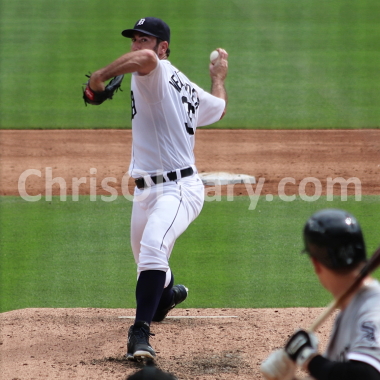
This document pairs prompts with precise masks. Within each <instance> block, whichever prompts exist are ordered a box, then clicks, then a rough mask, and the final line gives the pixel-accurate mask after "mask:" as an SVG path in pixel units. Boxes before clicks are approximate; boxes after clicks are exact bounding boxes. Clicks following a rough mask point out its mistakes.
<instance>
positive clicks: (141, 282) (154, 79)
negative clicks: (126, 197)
mask: <svg viewBox="0 0 380 380" xmlns="http://www.w3.org/2000/svg"><path fill="white" fill-rule="evenodd" d="M122 35H123V36H124V37H127V38H131V41H132V45H131V51H130V52H129V53H127V54H124V55H123V56H121V57H120V58H118V59H116V60H115V61H114V62H112V63H111V64H110V65H108V66H106V67H105V68H102V69H100V70H98V71H96V72H94V73H93V74H92V75H91V77H90V80H89V83H88V87H89V88H90V90H92V91H94V92H102V91H104V89H105V84H104V82H105V81H107V80H108V79H110V78H112V77H115V76H118V75H124V74H127V73H132V76H131V77H132V81H131V101H132V108H131V110H132V112H131V116H132V137H133V142H132V157H131V162H130V167H129V174H130V176H131V177H133V178H134V179H135V183H136V187H135V192H134V202H133V208H132V218H131V245H132V250H133V254H134V258H135V261H136V264H137V273H138V280H137V285H136V303H137V306H136V316H135V322H134V324H133V325H132V326H131V327H130V329H129V332H128V344H127V357H128V358H129V359H135V360H140V359H143V358H154V357H155V351H154V349H153V348H152V347H151V345H150V343H149V337H150V335H153V334H151V332H150V324H151V322H152V321H157V322H159V321H162V320H163V319H164V318H165V317H166V315H167V313H168V312H169V311H170V310H171V309H172V308H173V307H175V306H176V305H178V304H179V303H180V302H183V301H184V300H185V299H186V297H187V288H186V287H185V286H184V285H176V286H173V284H174V277H173V273H172V272H171V270H170V267H169V258H170V254H171V252H172V250H173V246H174V243H175V241H176V239H177V238H178V237H179V236H180V235H181V234H182V233H183V232H184V231H185V230H186V228H187V227H188V226H189V224H190V223H191V222H192V221H193V220H194V219H195V218H196V217H197V216H198V215H199V213H200V211H201V209H202V206H203V202H204V187H203V184H202V181H201V179H200V177H199V176H198V173H197V168H196V166H195V159H194V153H193V148H194V137H195V132H196V128H197V127H199V126H205V125H209V124H212V123H215V122H217V121H218V120H220V119H221V118H222V117H223V116H224V114H225V112H226V104H227V93H226V90H225V86H224V82H225V78H226V76H227V71H228V62H227V57H228V54H227V52H226V51H225V50H224V49H221V48H219V49H217V50H218V52H219V58H218V59H217V60H216V62H214V63H210V66H209V73H210V77H211V93H208V92H206V91H204V90H203V89H201V88H200V87H198V86H197V85H196V84H195V83H193V82H191V81H190V79H188V78H187V77H186V76H185V75H184V74H183V73H182V72H180V71H179V70H178V69H177V68H175V67H174V66H173V65H172V64H171V63H170V62H169V61H168V59H167V58H168V57H169V54H170V50H169V43H170V28H169V26H168V25H167V24H166V23H165V22H164V21H162V20H161V19H158V18H154V17H146V18H142V19H140V20H138V21H137V22H136V24H135V25H134V27H133V29H126V30H124V31H123V32H122ZM189 54H191V52H189Z"/></svg>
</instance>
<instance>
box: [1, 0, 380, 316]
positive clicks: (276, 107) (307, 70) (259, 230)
mask: <svg viewBox="0 0 380 380" xmlns="http://www.w3.org/2000/svg"><path fill="white" fill-rule="evenodd" d="M0 9H1V12H0V67H1V71H0V91H1V94H2V97H1V102H0V129H59V128H62V129H72V128H130V100H129V92H130V91H129V90H130V88H129V77H128V76H127V78H126V79H125V81H124V83H123V85H122V88H123V92H119V93H117V94H116V96H115V98H114V99H113V100H112V101H108V102H106V103H105V104H103V105H101V106H99V107H91V106H90V107H85V106H84V102H83V99H82V85H83V83H85V81H86V79H87V78H86V77H85V74H86V73H88V72H89V71H94V70H96V69H98V68H100V67H103V66H105V65H107V64H108V63H110V62H111V61H113V60H114V59H116V58H117V57H119V56H120V55H122V54H124V53H125V52H127V51H129V48H130V43H129V41H128V40H127V39H125V38H123V37H122V36H121V34H120V33H121V31H122V30H123V29H125V28H130V27H132V26H133V25H134V23H135V22H136V21H137V20H138V19H140V18H141V17H146V16H156V17H160V18H163V19H164V20H165V21H166V22H167V23H168V24H169V25H170V26H171V29H172V41H171V51H172V53H171V56H170V60H171V62H172V63H173V64H174V65H175V66H177V67H178V68H180V69H181V70H182V71H183V72H184V73H185V74H187V75H188V76H189V77H190V78H191V79H192V80H193V81H194V82H196V83H197V84H199V85H200V86H202V87H204V88H205V89H206V90H207V89H208V88H209V87H210V79H209V75H208V64H209V62H208V60H209V54H210V52H211V51H212V50H214V49H215V48H216V47H224V48H225V49H226V50H227V51H228V52H229V74H228V78H227V82H226V87H227V91H228V95H229V104H228V112H227V115H226V117H225V118H224V119H223V120H222V121H221V122H219V123H217V124H215V125H213V126H211V128H214V127H215V128H246V129H249V128H254V129H260V128H262V129H311V128H320V129H328V128H352V129H353V128H379V120H380V91H378V83H380V70H379V67H380V53H379V51H380V39H379V38H378V36H379V32H380V24H379V22H378V15H379V11H380V2H379V1H378V0H362V1H357V0H275V1H273V0H272V1H270V0H269V1H268V0H219V1H218V2H215V1H211V0H194V1H192V2H178V1H176V0H160V1H155V0H147V1H145V2H140V3H136V2H134V3H131V2H128V1H121V0H113V1H111V2H104V1H96V0H56V1H49V0H35V1H33V2H29V3H28V2H25V1H24V0H12V1H6V0H0ZM250 204H251V203H250V199H249V198H248V197H240V198H235V199H234V201H233V202H229V201H227V200H226V199H223V201H222V202H216V201H215V202H206V203H205V207H204V210H203V212H202V214H201V216H200V217H199V218H198V219H197V220H196V221H195V222H194V223H193V224H192V225H191V226H190V227H189V229H188V230H187V231H186V233H185V234H184V235H183V236H181V238H180V239H179V240H178V241H177V243H176V246H175V251H174V253H173V257H172V260H171V265H172V267H173V270H174V271H175V274H176V279H177V280H178V281H180V282H183V283H185V284H186V285H188V286H189V288H190V297H189V299H188V300H187V301H186V304H185V305H184V307H255V308H260V307H290V306H324V305H325V304H326V303H327V302H328V301H329V300H330V296H329V294H328V293H327V292H326V291H324V290H323V289H322V288H321V287H320V286H319V284H318V283H317V280H316V278H315V277H314V276H313V274H312V269H311V266H310V265H309V262H308V260H307V258H306V257H305V256H301V255H299V254H298V252H299V250H300V249H301V247H302V241H301V230H302V226H303V224H304V223H305V221H306V219H307V218H308V217H309V216H310V215H311V213H312V212H314V211H316V210H317V209H320V208H323V207H340V208H345V209H347V210H349V211H351V212H353V213H354V214H355V215H356V216H357V217H358V219H359V220H360V221H361V223H362V227H363V230H364V233H365V237H366V239H367V244H368V251H369V252H372V251H373V250H374V249H375V248H376V246H377V245H379V243H380V242H379V237H378V236H379V234H378V226H379V225H380V216H379V215H380V202H379V197H378V196H364V197H363V199H362V200H361V201H360V202H358V201H355V200H354V199H353V198H349V200H348V201H347V202H343V201H341V200H340V199H334V201H332V202H329V201H327V200H326V198H320V199H319V200H318V201H315V202H305V201H303V200H301V199H297V200H295V201H293V202H284V201H282V200H281V199H279V198H278V197H277V198H276V197H275V198H274V200H273V201H272V202H268V201H266V200H265V198H264V197H260V199H259V201H258V203H257V205H256V207H255V208H254V209H250V208H249V206H250ZM130 209H131V202H130V201H127V200H125V199H124V198H122V197H119V198H118V199H117V200H116V201H114V202H102V201H99V200H98V201H97V202H91V201H90V199H89V197H85V196H82V197H80V200H79V201H78V202H73V201H71V200H70V199H68V201H67V202H61V201H60V200H59V198H56V197H55V198H53V201H52V202H46V201H45V200H43V199H42V200H41V201H39V202H35V203H32V202H26V201H24V200H23V199H21V198H20V197H8V196H7V197H0V249H1V251H0V312H4V311H8V310H13V309H20V308H27V307H110V308H115V307H134V302H135V301H134V289H135V282H136V273H135V264H134V262H133V259H132V253H131V249H130V245H129V218H130V211H131V210H130ZM377 277H378V278H379V274H377Z"/></svg>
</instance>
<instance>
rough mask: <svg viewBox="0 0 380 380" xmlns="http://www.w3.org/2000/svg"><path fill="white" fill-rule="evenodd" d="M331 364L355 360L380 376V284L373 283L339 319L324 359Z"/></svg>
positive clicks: (374, 281) (357, 295)
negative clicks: (375, 370) (367, 365)
mask: <svg viewBox="0 0 380 380" xmlns="http://www.w3.org/2000/svg"><path fill="white" fill-rule="evenodd" d="M324 356H325V357H327V358H328V359H330V360H333V361H338V362H345V361H348V360H356V361H360V362H364V363H367V364H370V365H371V366H373V367H374V368H376V369H377V370H378V371H379V372H380V284H379V282H378V281H376V280H373V281H371V282H370V283H369V284H368V285H366V286H364V287H363V288H362V289H360V291H359V292H358V293H357V294H356V295H355V296H354V298H353V299H352V300H351V302H350V304H349V305H348V306H347V308H346V309H344V310H343V311H342V312H341V313H340V314H339V315H338V317H337V319H336V321H335V324H334V328H333V331H332V334H331V338H330V341H329V344H328V347H327V349H326V353H325V355H324Z"/></svg>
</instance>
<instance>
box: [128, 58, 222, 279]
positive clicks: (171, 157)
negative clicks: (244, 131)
mask: <svg viewBox="0 0 380 380" xmlns="http://www.w3.org/2000/svg"><path fill="white" fill-rule="evenodd" d="M131 98H132V137H133V144H132V157H131V163H130V168H129V174H130V176H131V177H133V178H141V177H142V178H144V179H145V183H147V185H148V187H146V188H144V189H139V188H137V187H136V188H135V193H134V202H133V209H132V221H131V244H132V250H133V254H134V257H135V261H136V263H137V266H138V267H137V271H138V274H139V273H140V272H141V271H144V270H161V271H165V272H166V274H167V276H166V283H165V286H167V285H168V284H169V282H170V278H171V275H170V273H171V272H170V268H169V257H170V254H171V251H172V249H173V245H174V243H175V240H176V239H177V238H178V236H179V235H181V233H182V232H184V231H185V230H186V228H187V227H188V225H189V224H190V223H191V222H192V221H193V220H194V219H195V218H196V217H197V216H198V215H199V213H200V211H201V209H202V207H203V202H204V187H203V184H202V181H201V179H200V178H199V176H198V174H197V170H196V167H195V158H194V153H193V149H194V137H195V131H196V128H197V127H199V126H204V125H209V124H212V123H215V122H216V121H218V120H219V119H220V118H221V116H222V114H223V111H224V108H225V101H224V100H223V99H220V98H217V97H215V96H213V95H211V94H209V93H207V92H205V91H204V90H202V89H201V88H200V87H198V86H197V85H196V84H194V83H192V82H191V81H190V80H189V79H188V78H187V77H186V76H185V75H184V74H182V73H181V72H180V71H179V70H177V69H176V68H175V67H174V66H172V65H171V63H170V62H169V61H167V60H159V61H158V64H157V67H156V68H155V69H154V70H153V71H151V72H150V73H149V74H148V75H145V76H140V75H138V73H133V74H132V84H131ZM189 167H191V168H193V171H194V173H193V174H192V175H191V176H186V177H184V178H181V172H180V170H181V169H185V168H189ZM173 171H174V172H175V173H176V177H177V179H176V180H175V181H169V180H168V179H169V178H168V172H173ZM157 175H162V176H163V177H164V178H165V181H166V182H165V183H162V184H159V185H155V184H154V183H153V182H152V180H151V179H150V178H151V177H150V176H157Z"/></svg>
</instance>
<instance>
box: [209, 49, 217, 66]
mask: <svg viewBox="0 0 380 380" xmlns="http://www.w3.org/2000/svg"><path fill="white" fill-rule="evenodd" d="M218 57H219V53H218V51H217V50H214V51H213V52H211V54H210V62H211V63H214V62H215V61H216V60H217V59H218Z"/></svg>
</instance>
